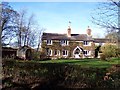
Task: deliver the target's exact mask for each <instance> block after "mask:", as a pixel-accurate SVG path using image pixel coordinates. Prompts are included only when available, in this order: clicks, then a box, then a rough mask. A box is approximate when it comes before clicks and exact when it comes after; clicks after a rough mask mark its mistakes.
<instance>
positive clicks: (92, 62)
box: [28, 58, 120, 68]
mask: <svg viewBox="0 0 120 90" xmlns="http://www.w3.org/2000/svg"><path fill="white" fill-rule="evenodd" d="M28 62H35V61H28ZM36 62H37V63H50V64H54V63H59V64H69V65H80V66H82V67H99V68H102V67H103V68H104V67H105V68H107V67H109V66H111V65H114V64H120V58H112V59H110V60H108V61H104V60H100V59H79V60H75V59H74V60H45V61H36Z"/></svg>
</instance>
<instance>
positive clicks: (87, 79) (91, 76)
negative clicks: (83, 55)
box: [2, 58, 120, 90]
mask: <svg viewBox="0 0 120 90" xmlns="http://www.w3.org/2000/svg"><path fill="white" fill-rule="evenodd" d="M119 62H120V58H113V59H111V60H109V61H101V60H99V59H81V60H46V61H37V60H31V61H29V60H26V61H24V60H3V72H2V74H3V75H4V77H3V78H2V82H3V89H4V90H41V89H45V88H47V89H48V90H49V89H52V88H57V87H58V88H59V87H61V88H118V87H120V82H119V81H120V75H119V73H120V66H119V65H115V64H119ZM113 65H114V67H113ZM87 67H88V68H87ZM109 67H110V68H109ZM108 72H110V77H112V79H110V80H109V79H108V80H107V81H105V80H104V76H105V75H106V73H108Z"/></svg>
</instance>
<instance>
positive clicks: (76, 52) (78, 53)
mask: <svg viewBox="0 0 120 90" xmlns="http://www.w3.org/2000/svg"><path fill="white" fill-rule="evenodd" d="M82 54H83V51H82V49H81V48H80V47H78V46H77V47H76V48H75V49H74V50H73V56H74V58H82V56H83V55H82Z"/></svg>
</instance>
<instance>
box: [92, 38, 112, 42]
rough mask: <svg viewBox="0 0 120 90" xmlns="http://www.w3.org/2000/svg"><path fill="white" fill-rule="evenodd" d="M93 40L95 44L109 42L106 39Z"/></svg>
mask: <svg viewBox="0 0 120 90" xmlns="http://www.w3.org/2000/svg"><path fill="white" fill-rule="evenodd" d="M93 39H94V42H96V43H105V42H108V41H110V39H106V38H93Z"/></svg>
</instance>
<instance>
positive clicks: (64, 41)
mask: <svg viewBox="0 0 120 90" xmlns="http://www.w3.org/2000/svg"><path fill="white" fill-rule="evenodd" d="M60 43H61V45H63V46H66V45H69V41H67V40H61V42H60Z"/></svg>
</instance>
